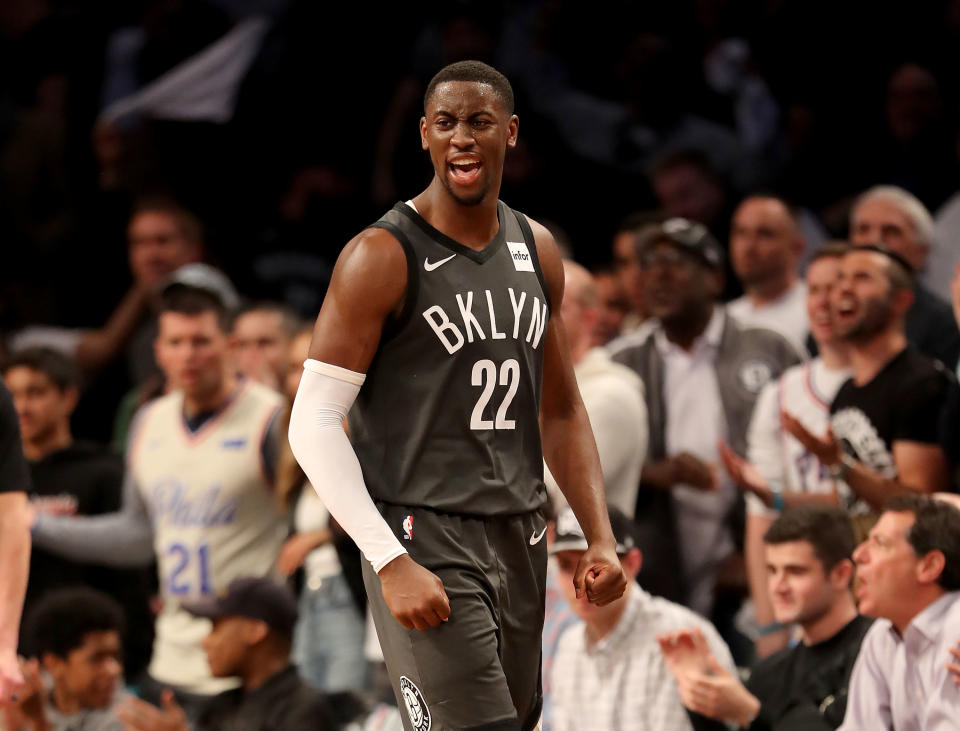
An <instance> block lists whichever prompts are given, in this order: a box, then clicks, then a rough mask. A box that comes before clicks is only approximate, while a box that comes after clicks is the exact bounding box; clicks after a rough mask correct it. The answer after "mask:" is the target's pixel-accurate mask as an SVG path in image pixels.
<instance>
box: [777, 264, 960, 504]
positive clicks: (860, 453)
mask: <svg viewBox="0 0 960 731" xmlns="http://www.w3.org/2000/svg"><path fill="white" fill-rule="evenodd" d="M913 284H914V283H913V273H912V270H911V268H910V265H909V264H908V263H907V262H906V260H904V259H903V258H902V257H901V256H900V255H899V254H896V253H894V252H893V251H891V250H889V249H885V248H883V247H880V246H861V247H859V248H856V249H854V250H852V251H850V252H849V253H848V254H847V255H846V256H844V258H843V262H842V264H841V266H840V274H839V277H838V280H837V284H836V286H835V287H834V290H833V292H832V293H831V308H832V309H833V314H834V322H835V326H836V329H837V334H838V335H839V336H840V338H841V339H843V340H844V341H846V342H847V344H848V352H849V357H850V367H851V370H852V372H853V377H852V378H851V380H849V381H847V382H846V383H845V384H844V385H843V386H841V388H840V390H839V391H838V392H837V396H836V398H835V399H834V400H833V404H832V405H831V407H830V427H829V428H828V430H827V433H826V434H825V435H815V434H813V433H812V432H811V431H810V430H808V429H807V428H806V427H804V426H803V424H801V423H800V421H799V420H797V419H796V418H794V417H793V416H792V415H790V414H788V413H786V412H784V413H783V416H782V419H783V425H784V427H785V428H786V429H787V431H789V432H790V433H791V434H793V435H794V436H795V437H796V438H797V439H798V440H799V441H800V442H801V443H802V444H803V445H804V446H805V447H806V448H807V450H808V451H810V452H811V453H812V454H814V455H815V456H816V457H817V459H819V461H820V463H821V464H823V465H824V466H826V467H827V469H829V470H830V472H831V475H832V476H833V478H834V479H835V480H837V481H842V482H844V483H846V485H847V486H848V487H849V488H850V490H851V491H852V492H853V493H854V495H855V496H856V497H857V498H859V500H860V501H862V502H863V503H865V504H866V506H867V507H869V508H870V509H872V510H879V509H880V508H881V507H882V506H883V505H884V503H886V501H887V500H888V499H890V498H891V497H893V496H894V495H896V494H898V493H903V492H910V491H913V492H936V491H938V490H945V489H946V488H947V486H948V482H949V469H948V463H947V459H946V457H945V455H944V453H943V451H942V449H941V447H940V443H939V436H940V434H939V424H940V412H941V409H942V407H943V404H944V402H945V400H946V398H947V393H948V389H949V387H950V382H951V377H950V375H949V374H948V373H947V372H946V371H945V370H944V368H943V366H942V365H940V363H939V362H938V361H934V360H932V359H930V358H928V357H927V356H925V355H922V354H921V353H920V352H919V351H918V350H917V349H916V348H915V347H914V346H913V345H908V343H907V338H906V335H905V332H904V321H905V317H906V314H907V312H908V311H909V310H910V307H911V306H912V305H913V300H914V297H913ZM857 507H858V506H857V505H853V506H851V509H852V510H856V509H857ZM859 507H860V508H862V507H863V506H862V505H861V506H859Z"/></svg>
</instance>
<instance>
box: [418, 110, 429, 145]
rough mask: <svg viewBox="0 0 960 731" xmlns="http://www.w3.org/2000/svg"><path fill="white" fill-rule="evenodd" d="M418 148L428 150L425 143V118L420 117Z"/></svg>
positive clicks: (427, 143)
mask: <svg viewBox="0 0 960 731" xmlns="http://www.w3.org/2000/svg"><path fill="white" fill-rule="evenodd" d="M420 147H422V148H423V149H424V150H429V149H430V143H429V142H427V118H426V117H420Z"/></svg>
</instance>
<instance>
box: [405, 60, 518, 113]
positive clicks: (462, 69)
mask: <svg viewBox="0 0 960 731" xmlns="http://www.w3.org/2000/svg"><path fill="white" fill-rule="evenodd" d="M448 81H469V82H471V83H473V84H486V85H487V86H490V87H492V88H493V91H494V92H495V93H496V95H497V96H498V97H499V98H500V101H501V102H503V106H504V108H505V109H506V110H507V114H513V87H512V86H510V81H509V80H508V79H507V77H506V76H504V75H503V74H501V73H500V72H499V71H497V70H496V69H495V68H493V66H490V65H488V64H485V63H484V62H483V61H457V62H456V63H452V64H450V65H449V66H444V67H443V68H442V69H440V70H439V71H438V72H437V73H436V74H435V75H434V77H433V78H432V79H430V83H429V84H427V91H426V93H425V94H424V95H423V113H424V114H426V113H427V107H428V106H429V104H430V100H431V99H432V98H433V94H434V92H435V91H436V90H437V87H438V86H439V85H440V84H445V83H447V82H448Z"/></svg>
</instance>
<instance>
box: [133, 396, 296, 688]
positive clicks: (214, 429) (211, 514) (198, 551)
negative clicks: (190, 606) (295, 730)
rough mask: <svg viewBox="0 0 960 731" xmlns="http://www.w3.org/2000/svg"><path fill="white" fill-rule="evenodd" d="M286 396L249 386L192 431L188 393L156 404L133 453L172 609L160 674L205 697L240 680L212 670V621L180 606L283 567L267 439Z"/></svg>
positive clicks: (165, 616) (163, 634) (156, 653)
mask: <svg viewBox="0 0 960 731" xmlns="http://www.w3.org/2000/svg"><path fill="white" fill-rule="evenodd" d="M280 403H281V399H280V396H279V395H278V394H276V393H274V392H273V391H271V390H269V389H267V388H265V387H263V386H261V385H258V384H255V383H247V384H244V385H243V386H242V387H241V388H240V389H239V390H238V392H237V393H236V394H235V395H234V397H233V398H232V399H231V400H230V402H229V403H228V404H227V405H226V406H224V407H223V408H222V409H221V410H220V412H219V413H217V414H215V415H214V416H213V417H211V418H210V420H209V421H207V422H206V423H205V424H204V425H203V426H202V427H201V428H200V429H199V430H198V431H196V432H193V433H191V432H190V431H189V430H188V429H187V427H186V424H185V423H184V417H183V393H182V392H180V391H177V392H174V393H171V394H169V395H167V396H164V397H163V398H160V399H158V400H157V401H156V402H154V403H153V404H152V405H150V406H149V407H147V409H146V410H145V412H144V413H143V415H142V418H141V419H140V422H139V424H138V427H137V430H136V433H135V434H134V438H133V442H132V446H131V449H130V457H129V469H130V470H131V471H132V474H133V477H134V480H135V481H136V484H137V488H138V489H139V490H140V492H141V494H142V495H143V498H144V503H145V504H146V505H147V508H148V510H149V513H150V520H151V523H152V526H153V539H154V550H155V552H156V556H157V564H158V573H159V578H160V594H161V596H162V598H163V610H162V611H161V613H160V616H159V617H158V618H157V625H156V626H157V633H156V641H155V643H154V650H153V658H152V660H151V663H150V674H151V675H152V676H153V677H154V678H156V679H157V680H159V681H160V682H162V683H171V684H175V685H178V686H180V687H183V688H185V689H187V690H189V691H191V692H195V693H203V694H210V693H217V692H220V691H221V690H223V689H224V688H229V687H232V686H233V685H235V683H234V682H233V681H231V680H229V679H228V680H226V681H224V680H221V679H214V678H213V677H211V675H210V670H209V668H208V666H207V661H206V656H205V654H204V652H203V649H202V647H201V642H202V640H203V638H204V637H205V636H206V634H207V633H208V632H209V630H210V623H209V622H208V621H207V620H203V619H198V618H196V617H193V616H192V615H190V614H188V613H186V612H185V611H184V610H183V609H181V608H180V602H181V601H185V600H189V599H197V598H199V597H202V596H210V595H216V594H222V593H223V592H224V591H225V590H226V588H227V586H228V584H229V583H230V582H231V581H232V580H233V579H235V578H238V577H240V576H266V575H268V574H271V573H272V572H273V571H274V566H275V563H276V559H277V556H278V555H279V552H280V549H281V547H282V545H283V542H284V540H285V538H286V536H287V523H286V519H285V518H284V516H283V514H282V513H281V510H280V508H279V506H278V504H277V500H276V497H275V495H274V492H273V486H272V484H271V482H270V480H269V479H268V477H267V475H266V474H265V472H264V465H263V461H262V450H261V447H262V444H263V440H264V437H265V435H266V432H267V429H268V428H269V426H270V423H271V422H272V420H273V417H274V416H275V415H276V413H277V410H278V408H279V406H280Z"/></svg>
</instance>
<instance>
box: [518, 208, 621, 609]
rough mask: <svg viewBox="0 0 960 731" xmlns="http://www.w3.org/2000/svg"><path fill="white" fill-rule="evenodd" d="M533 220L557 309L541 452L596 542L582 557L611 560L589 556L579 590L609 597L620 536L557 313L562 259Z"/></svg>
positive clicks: (547, 350)
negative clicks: (613, 526) (615, 532)
mask: <svg viewBox="0 0 960 731" xmlns="http://www.w3.org/2000/svg"><path fill="white" fill-rule="evenodd" d="M530 225H531V228H532V229H533V232H534V238H535V239H536V243H537V255H538V258H539V259H540V266H541V268H542V269H543V275H544V279H545V280H546V283H547V287H548V288H549V290H550V293H549V294H550V304H551V312H552V313H553V316H551V317H550V322H549V323H548V324H547V334H546V338H545V341H544V353H543V397H542V399H541V403H540V430H541V438H542V441H543V455H544V459H545V460H546V462H547V465H548V466H549V467H550V471H551V472H552V473H553V476H554V477H555V478H556V480H557V484H558V485H559V486H560V490H561V492H562V493H563V496H564V497H565V498H566V500H567V503H568V504H569V505H570V507H571V508H572V509H573V513H574V515H576V516H577V522H579V523H580V527H581V528H582V529H583V534H584V536H585V537H586V539H587V542H588V543H589V544H590V547H591V548H594V547H596V555H595V556H592V555H591V552H590V551H589V550H588V551H587V553H586V554H585V555H584V559H590V560H593V559H597V558H602V561H603V562H609V563H608V564H607V567H606V568H607V570H608V571H609V573H597V572H596V571H595V570H594V569H593V568H591V566H589V565H587V564H589V563H590V560H588V561H587V563H586V564H583V565H581V566H580V567H578V568H577V573H576V575H575V577H574V584H576V586H577V594H578V595H580V593H581V591H582V589H583V588H584V584H583V582H584V580H586V581H587V582H588V585H587V587H586V588H587V594H588V596H590V598H591V600H593V599H594V591H592V590H591V589H590V588H589V585H590V584H593V583H594V582H596V587H597V591H598V601H599V602H600V603H607V602H609V601H612V600H613V599H616V598H617V597H618V596H620V595H621V594H622V593H623V590H624V587H625V580H624V578H623V573H622V571H621V570H620V563H619V561H618V560H617V558H616V553H615V546H616V541H615V540H614V538H613V532H612V530H611V528H610V518H609V515H608V513H607V503H606V497H605V494H604V490H603V474H602V473H601V470H600V458H599V456H598V455H597V445H596V442H595V441H594V438H593V432H592V431H591V429H590V419H589V418H588V417H587V410H586V409H585V408H584V406H583V400H582V399H581V398H580V391H579V389H578V388H577V382H576V379H575V377H574V374H573V364H572V362H571V360H570V348H569V346H568V344H567V335H566V331H565V330H564V327H563V320H562V319H561V318H560V317H559V312H560V305H561V303H562V301H563V285H564V278H563V265H562V263H561V260H560V254H559V253H558V251H557V246H556V244H555V243H554V241H553V237H552V236H551V235H550V232H549V231H547V230H546V229H545V228H544V227H543V226H541V225H539V224H537V223H535V222H534V221H531V222H530ZM582 563H583V562H582ZM599 565H600V564H599V563H598V564H597V567H599ZM581 569H582V571H581ZM591 572H592V575H591V577H590V578H586V577H585V575H586V574H588V573H591ZM594 574H595V575H594ZM608 582H609V583H608Z"/></svg>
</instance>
